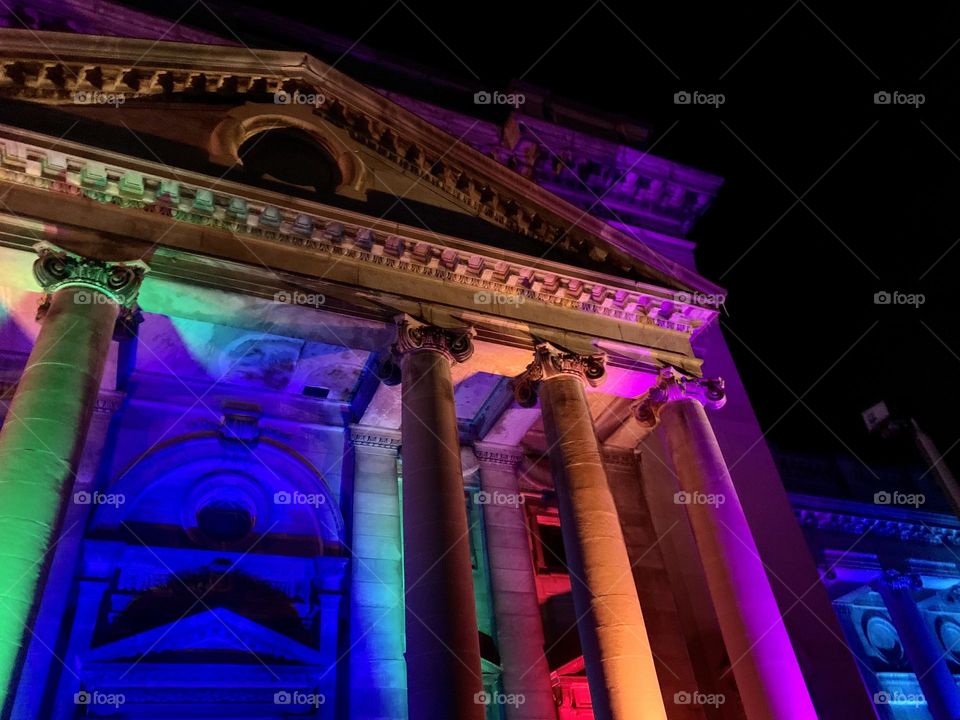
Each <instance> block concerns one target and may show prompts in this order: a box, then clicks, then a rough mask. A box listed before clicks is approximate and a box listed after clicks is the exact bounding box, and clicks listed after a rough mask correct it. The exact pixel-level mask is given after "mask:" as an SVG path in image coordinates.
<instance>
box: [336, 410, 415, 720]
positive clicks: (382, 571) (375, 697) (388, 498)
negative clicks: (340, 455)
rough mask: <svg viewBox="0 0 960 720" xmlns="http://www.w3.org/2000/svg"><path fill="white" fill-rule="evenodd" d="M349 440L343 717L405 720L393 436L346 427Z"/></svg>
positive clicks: (379, 430)
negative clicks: (346, 712)
mask: <svg viewBox="0 0 960 720" xmlns="http://www.w3.org/2000/svg"><path fill="white" fill-rule="evenodd" d="M350 437H351V441H352V443H351V444H352V446H353V467H354V470H353V473H354V474H353V522H352V526H351V541H350V555H351V558H350V563H351V573H350V631H349V637H348V645H347V646H348V647H349V648H350V651H349V663H350V683H349V685H350V716H351V717H361V718H391V719H395V720H406V717H407V678H406V665H405V663H404V660H403V624H404V617H403V548H402V541H401V532H400V486H399V481H398V477H397V451H398V450H399V448H400V433H399V432H397V431H392V430H385V429H382V428H371V427H363V426H359V425H353V426H351V427H350Z"/></svg>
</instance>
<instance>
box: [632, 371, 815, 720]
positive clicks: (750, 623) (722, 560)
mask: <svg viewBox="0 0 960 720" xmlns="http://www.w3.org/2000/svg"><path fill="white" fill-rule="evenodd" d="M724 401H725V396H724V392H723V382H722V381H721V380H698V379H695V378H688V377H685V376H683V375H680V374H679V373H677V372H676V371H674V370H672V369H669V368H668V369H666V370H664V371H663V372H661V375H660V378H659V379H658V381H657V383H656V384H655V385H654V386H653V388H651V390H650V391H649V392H648V393H647V394H646V395H645V396H643V397H642V398H641V399H640V401H639V402H638V403H637V405H636V407H635V415H636V417H637V419H638V420H640V422H641V423H643V424H645V425H648V426H651V427H652V426H653V425H655V424H656V423H657V422H658V421H659V422H660V423H662V425H663V434H664V440H665V442H666V444H667V447H668V449H669V452H670V457H671V458H672V461H673V467H674V471H675V472H676V476H677V480H678V482H679V489H680V492H679V493H678V494H677V496H676V502H679V503H682V504H684V505H686V509H687V517H688V518H689V520H690V526H691V528H692V529H693V534H694V537H695V538H696V542H697V550H698V552H699V554H700V562H701V565H702V566H703V570H704V574H705V575H706V578H707V586H708V587H709V589H710V596H711V598H712V600H713V605H714V608H715V609H716V613H717V619H718V621H719V624H720V632H721V634H722V635H723V641H724V644H725V645H726V648H727V654H728V656H729V658H730V662H731V664H732V666H733V675H734V677H735V678H736V681H737V689H738V690H739V691H740V697H741V699H742V701H743V706H744V709H745V711H746V714H747V717H748V718H749V719H750V720H815V718H816V717H817V716H816V713H815V712H814V708H813V702H812V701H811V700H810V694H809V692H808V691H807V686H806V683H805V682H804V679H803V674H802V673H801V671H800V665H799V663H798V662H797V657H796V654H795V653H794V650H793V645H792V644H791V642H790V637H789V636H788V635H787V630H786V628H785V627H784V624H783V618H782V616H781V614H780V609H779V608H778V606H777V602H776V600H775V598H774V595H773V590H772V589H771V587H770V581H769V579H768V578H767V574H766V572H765V570H764V567H763V563H762V562H761V560H760V555H759V554H758V552H757V547H756V543H755V542H754V540H753V535H752V534H751V532H750V526H749V525H748V524H747V518H746V516H745V515H744V514H743V509H742V508H741V507H740V501H739V499H738V498H737V493H736V490H735V488H734V486H733V481H732V480H731V478H730V472H729V470H728V469H727V466H726V463H725V462H724V459H723V455H722V454H721V452H720V446H719V445H718V444H717V439H716V437H715V436H714V434H713V428H711V426H710V422H709V421H708V420H707V415H706V412H705V411H704V405H707V406H710V407H717V408H718V407H721V406H722V405H723V403H724Z"/></svg>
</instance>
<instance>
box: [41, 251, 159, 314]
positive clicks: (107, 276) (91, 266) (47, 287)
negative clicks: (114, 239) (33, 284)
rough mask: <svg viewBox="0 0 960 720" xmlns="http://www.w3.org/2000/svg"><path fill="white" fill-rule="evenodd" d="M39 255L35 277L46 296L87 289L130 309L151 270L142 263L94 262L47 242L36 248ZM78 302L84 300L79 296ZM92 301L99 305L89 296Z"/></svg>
mask: <svg viewBox="0 0 960 720" xmlns="http://www.w3.org/2000/svg"><path fill="white" fill-rule="evenodd" d="M34 249H35V250H36V251H37V255H38V256H39V257H38V258H37V259H36V261H35V262H34V263H33V275H34V277H35V278H36V279H37V282H38V283H39V284H40V287H42V288H43V290H44V292H46V293H51V294H52V293H54V292H56V291H57V290H59V289H61V288H65V287H81V288H82V287H86V288H90V289H91V290H96V291H97V292H100V293H102V294H103V295H106V296H107V297H109V298H110V299H111V300H113V301H114V302H116V303H117V304H118V305H120V306H122V307H125V308H131V307H133V305H134V303H135V302H136V299H137V293H138V292H139V291H140V283H141V282H142V280H143V276H144V275H145V274H146V272H147V271H148V269H149V268H148V267H147V264H146V263H144V262H142V261H140V260H129V261H123V262H110V261H104V260H93V259H91V258H86V257H83V256H81V255H77V254H75V253H72V252H70V251H69V250H64V249H63V248H59V247H57V246H56V245H53V244H51V243H48V242H41V243H37V244H36V245H34ZM77 298H78V299H77V302H81V301H82V296H81V295H79V294H78V296H77ZM89 302H91V303H94V302H97V299H96V298H95V297H94V296H93V295H90V296H89Z"/></svg>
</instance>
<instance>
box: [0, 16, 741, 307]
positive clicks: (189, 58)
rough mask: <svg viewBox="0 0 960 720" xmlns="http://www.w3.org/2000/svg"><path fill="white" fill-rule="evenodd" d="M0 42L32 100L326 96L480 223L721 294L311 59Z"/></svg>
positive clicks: (6, 82)
mask: <svg viewBox="0 0 960 720" xmlns="http://www.w3.org/2000/svg"><path fill="white" fill-rule="evenodd" d="M38 36H41V37H39V39H40V42H38ZM0 41H2V42H0V45H2V47H3V50H2V51H0V72H2V74H0V93H3V94H6V95H11V96H19V97H24V98H27V99H32V100H35V101H40V102H64V101H69V100H70V98H71V96H72V94H73V93H75V92H77V91H90V92H93V91H99V92H107V93H115V94H124V95H136V96H139V97H143V96H151V97H153V96H155V97H157V98H158V99H160V98H163V97H169V96H170V95H172V94H174V93H189V94H200V93H211V94H217V95H232V96H238V97H243V96H249V97H250V98H251V99H256V100H259V101H261V102H262V101H263V100H264V98H265V97H267V96H268V95H270V94H272V93H276V92H280V91H285V92H294V91H304V92H307V93H311V92H312V93H319V94H322V95H323V96H324V98H325V102H324V103H323V104H322V105H321V107H319V108H317V110H316V111H315V112H316V113H317V114H319V115H320V116H322V117H323V118H324V119H326V120H328V121H330V122H332V123H334V124H337V125H339V126H341V127H343V128H345V129H346V130H347V131H348V132H349V134H350V135H351V137H352V138H353V139H354V140H356V141H357V142H361V143H363V144H364V145H365V146H367V147H369V148H370V149H371V150H373V151H375V152H377V153H379V154H380V155H383V156H384V157H387V158H389V159H390V160H392V161H393V162H395V163H397V164H398V165H400V166H401V167H403V168H404V169H405V170H407V171H409V172H411V173H414V174H416V175H418V176H419V177H420V178H421V179H423V180H424V181H427V182H430V183H431V184H433V185H434V186H435V187H437V188H438V189H439V190H441V191H443V192H444V193H446V194H448V195H450V196H451V197H453V198H455V199H456V200H458V201H459V202H460V203H462V204H464V205H465V206H466V207H469V208H470V209H472V210H473V211H475V212H476V213H477V214H478V215H481V216H482V217H484V218H485V219H487V220H488V221H490V222H494V223H496V224H499V225H501V226H502V227H505V228H507V229H509V230H512V231H515V232H519V233H521V234H525V235H528V236H530V237H533V238H536V239H538V240H540V241H541V242H543V243H546V244H548V245H554V244H559V245H560V246H561V247H565V248H567V249H569V250H573V251H576V252H581V253H582V254H585V255H586V254H589V255H590V256H591V257H594V258H595V259H597V260H604V259H609V260H612V261H614V262H619V263H622V264H625V265H628V266H629V265H636V264H638V263H639V264H640V265H643V266H645V268H646V270H645V272H646V273H647V274H650V275H652V276H653V277H654V278H656V279H657V281H663V282H665V283H666V284H667V285H679V286H686V287H690V288H692V289H694V290H698V291H701V292H702V293H705V294H708V295H721V294H722V288H720V287H719V286H717V285H715V284H714V283H711V282H710V281H708V280H706V279H705V278H703V277H701V276H700V275H698V274H697V273H695V272H694V271H692V270H689V269H687V268H685V267H684V266H682V265H680V264H679V263H677V262H675V261H673V260H671V259H669V258H667V257H665V256H662V255H660V254H659V253H657V252H656V251H654V250H653V249H651V248H649V247H647V246H644V245H638V244H637V243H636V241H635V240H634V239H633V238H631V237H630V236H629V235H628V234H627V233H625V232H623V231H621V230H618V229H616V228H614V227H612V226H611V225H608V224H607V223H606V222H604V221H602V220H599V219H597V218H595V217H593V216H591V215H589V214H587V213H584V212H583V211H582V210H581V209H579V208H578V207H576V206H575V205H573V204H572V203H569V202H567V201H565V200H563V199H561V198H559V197H557V196H556V195H554V194H553V193H551V192H550V191H549V190H546V189H544V188H541V187H539V186H538V185H537V184H536V183H534V182H532V181H531V180H528V179H526V178H524V177H523V176H521V175H519V174H517V173H515V172H513V171H511V170H509V169H507V168H505V167H504V166H502V165H501V164H500V163H499V162H497V160H495V159H493V158H490V157H486V156H484V155H482V154H481V153H479V152H477V151H476V150H474V149H473V148H471V147H469V146H467V145H465V144H464V143H461V142H458V141H457V138H453V137H451V136H449V135H447V134H446V133H445V132H443V131H442V130H439V129H437V128H436V127H435V126H433V125H431V124H430V123H429V122H427V121H426V120H424V119H422V118H419V117H417V116H416V115H415V114H413V113H411V112H409V111H407V110H405V109H403V108H402V107H400V106H399V105H396V104H394V103H393V102H391V101H390V100H388V99H387V98H385V97H383V96H381V95H378V94H376V93H374V92H371V91H370V90H369V89H368V88H366V87H365V86H363V85H361V84H360V83H357V82H355V81H353V80H352V79H351V78H349V77H347V76H346V75H343V74H342V73H340V72H338V71H336V70H335V69H333V68H331V67H329V66H327V65H326V64H324V63H322V62H320V61H319V60H317V59H315V58H313V57H311V56H309V55H304V54H301V53H292V52H280V51H267V50H257V51H256V52H250V51H248V50H246V49H237V48H227V47H223V46H219V47H213V46H204V45H190V44H185V43H165V42H155V41H146V40H136V39H128V38H123V39H120V38H103V37H90V36H83V35H70V34H64V33H47V32H41V33H36V32H22V31H16V30H0ZM451 143H452V144H451ZM597 240H599V241H600V242H599V243H598V242H597ZM600 243H603V244H604V245H605V246H606V247H601V245H600Z"/></svg>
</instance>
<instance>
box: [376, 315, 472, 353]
mask: <svg viewBox="0 0 960 720" xmlns="http://www.w3.org/2000/svg"><path fill="white" fill-rule="evenodd" d="M394 322H396V324H397V339H396V341H395V342H394V343H393V345H392V346H391V351H392V353H393V354H394V355H396V356H398V357H399V356H402V355H404V354H406V353H412V352H424V351H428V352H437V353H440V354H441V355H443V356H444V357H446V358H447V359H448V360H449V361H450V362H465V361H466V360H467V359H468V358H469V357H470V356H471V355H473V338H474V336H475V335H476V334H477V331H476V330H474V329H473V328H469V327H468V328H455V329H450V328H441V327H437V326H436V325H430V324H428V323H425V322H420V321H419V320H416V319H414V318H412V317H410V316H409V315H405V314H403V315H397V317H396V318H394Z"/></svg>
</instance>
